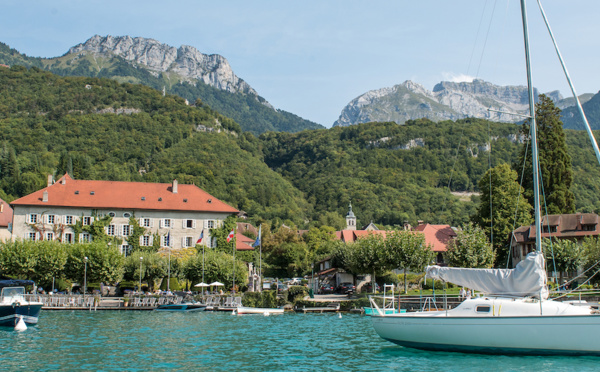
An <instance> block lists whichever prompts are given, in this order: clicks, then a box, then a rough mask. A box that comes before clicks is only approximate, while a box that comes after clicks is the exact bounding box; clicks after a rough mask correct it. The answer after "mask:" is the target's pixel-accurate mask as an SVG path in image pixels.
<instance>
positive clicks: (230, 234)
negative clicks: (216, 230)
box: [227, 230, 233, 243]
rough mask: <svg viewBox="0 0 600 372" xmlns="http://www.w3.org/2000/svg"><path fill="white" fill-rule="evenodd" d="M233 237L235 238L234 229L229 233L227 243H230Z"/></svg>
mask: <svg viewBox="0 0 600 372" xmlns="http://www.w3.org/2000/svg"><path fill="white" fill-rule="evenodd" d="M231 239H233V230H231V232H230V233H229V235H227V243H229V242H230V241H231Z"/></svg>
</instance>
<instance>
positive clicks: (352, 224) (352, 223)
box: [346, 202, 356, 230]
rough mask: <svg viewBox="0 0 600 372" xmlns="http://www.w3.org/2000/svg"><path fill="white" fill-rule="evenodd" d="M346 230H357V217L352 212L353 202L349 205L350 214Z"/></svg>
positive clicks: (347, 216) (347, 218)
mask: <svg viewBox="0 0 600 372" xmlns="http://www.w3.org/2000/svg"><path fill="white" fill-rule="evenodd" d="M346 230H356V216H355V215H354V212H352V202H350V203H349V204H348V214H347V215H346Z"/></svg>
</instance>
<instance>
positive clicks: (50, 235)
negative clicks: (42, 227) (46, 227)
mask: <svg viewBox="0 0 600 372" xmlns="http://www.w3.org/2000/svg"><path fill="white" fill-rule="evenodd" d="M46 240H54V233H51V232H47V233H46Z"/></svg>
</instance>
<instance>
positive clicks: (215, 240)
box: [209, 237, 217, 248]
mask: <svg viewBox="0 0 600 372" xmlns="http://www.w3.org/2000/svg"><path fill="white" fill-rule="evenodd" d="M209 248H217V238H216V237H215V238H212V239H211V240H210V247H209Z"/></svg>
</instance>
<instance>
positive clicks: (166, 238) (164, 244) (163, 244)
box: [160, 235, 171, 247]
mask: <svg viewBox="0 0 600 372" xmlns="http://www.w3.org/2000/svg"><path fill="white" fill-rule="evenodd" d="M169 240H170V237H169V236H168V235H163V236H161V237H160V246H161V247H170V246H171V242H170V241H169Z"/></svg>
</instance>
